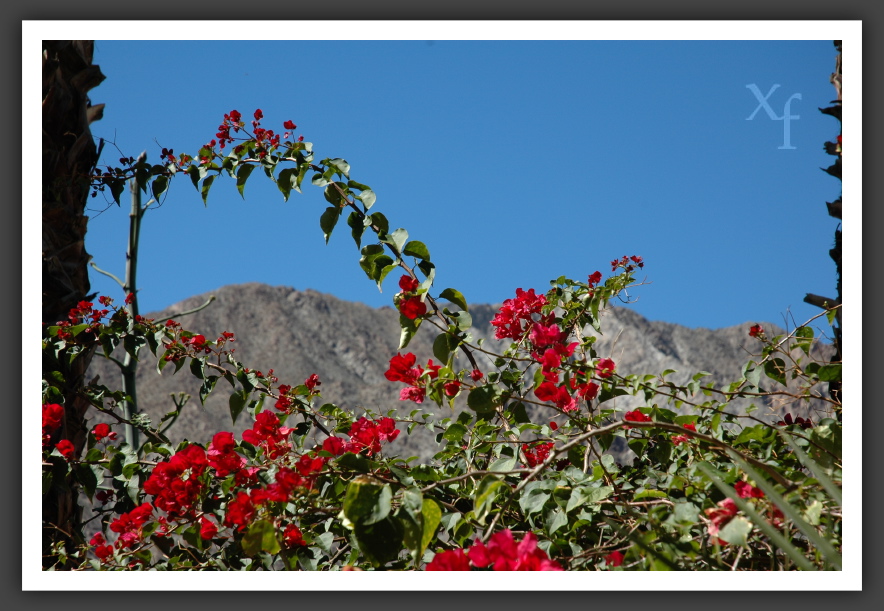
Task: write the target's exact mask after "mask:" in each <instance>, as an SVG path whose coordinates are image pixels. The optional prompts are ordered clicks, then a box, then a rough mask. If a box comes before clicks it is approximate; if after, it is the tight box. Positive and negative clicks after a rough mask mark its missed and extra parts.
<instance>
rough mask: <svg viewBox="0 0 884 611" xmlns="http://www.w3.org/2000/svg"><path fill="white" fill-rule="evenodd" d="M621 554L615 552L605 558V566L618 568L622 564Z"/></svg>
mask: <svg viewBox="0 0 884 611" xmlns="http://www.w3.org/2000/svg"><path fill="white" fill-rule="evenodd" d="M623 558H624V556H623V552H621V551H619V550H617V551H613V552H611V553H610V554H608V555H607V556H605V564H606V565H607V566H620V565H621V564H623Z"/></svg>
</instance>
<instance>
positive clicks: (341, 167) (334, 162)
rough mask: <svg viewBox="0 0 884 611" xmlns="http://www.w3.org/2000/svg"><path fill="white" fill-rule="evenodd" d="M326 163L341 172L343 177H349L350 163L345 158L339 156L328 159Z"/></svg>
mask: <svg viewBox="0 0 884 611" xmlns="http://www.w3.org/2000/svg"><path fill="white" fill-rule="evenodd" d="M328 165H329V167H332V168H334V169H335V170H337V171H338V172H340V173H341V174H343V175H344V177H345V178H350V164H349V163H347V161H346V160H344V159H340V158H335V159H329V160H328Z"/></svg>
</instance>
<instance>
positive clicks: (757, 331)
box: [749, 325, 764, 337]
mask: <svg viewBox="0 0 884 611" xmlns="http://www.w3.org/2000/svg"><path fill="white" fill-rule="evenodd" d="M759 336H764V329H763V328H762V327H761V325H752V326H751V327H749V337H759Z"/></svg>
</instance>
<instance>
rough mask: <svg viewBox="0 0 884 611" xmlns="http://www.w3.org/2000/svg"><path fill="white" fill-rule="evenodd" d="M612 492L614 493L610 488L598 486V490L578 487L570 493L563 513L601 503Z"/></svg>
mask: <svg viewBox="0 0 884 611" xmlns="http://www.w3.org/2000/svg"><path fill="white" fill-rule="evenodd" d="M612 492H614V488H613V487H612V486H600V487H598V488H590V487H588V486H578V487H577V488H574V490H572V491H571V498H570V499H568V505H567V506H566V507H565V511H567V512H570V511H571V510H572V509H574V508H576V507H580V506H582V505H587V504H591V503H598V502H599V501H603V500H605V499H606V498H608V497H609V496H611V493H612Z"/></svg>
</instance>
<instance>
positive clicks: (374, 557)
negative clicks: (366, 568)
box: [353, 516, 405, 567]
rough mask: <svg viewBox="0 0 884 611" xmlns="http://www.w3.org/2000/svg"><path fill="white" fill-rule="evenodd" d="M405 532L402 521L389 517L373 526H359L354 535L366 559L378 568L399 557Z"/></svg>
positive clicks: (356, 527) (355, 528)
mask: <svg viewBox="0 0 884 611" xmlns="http://www.w3.org/2000/svg"><path fill="white" fill-rule="evenodd" d="M404 530H405V529H404V527H403V525H402V522H401V520H398V519H396V518H394V517H393V516H387V517H386V518H384V519H383V520H381V521H380V522H376V523H373V524H369V525H364V524H357V525H356V526H355V527H354V528H353V534H354V535H355V537H356V541H357V543H359V550H360V551H361V552H362V554H363V555H364V556H365V558H366V559H367V560H368V561H369V562H371V563H372V564H373V565H374V566H376V567H378V566H381V565H383V564H386V563H387V562H389V561H391V560H395V559H396V557H397V556H399V552H400V551H402V539H403V535H404Z"/></svg>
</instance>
